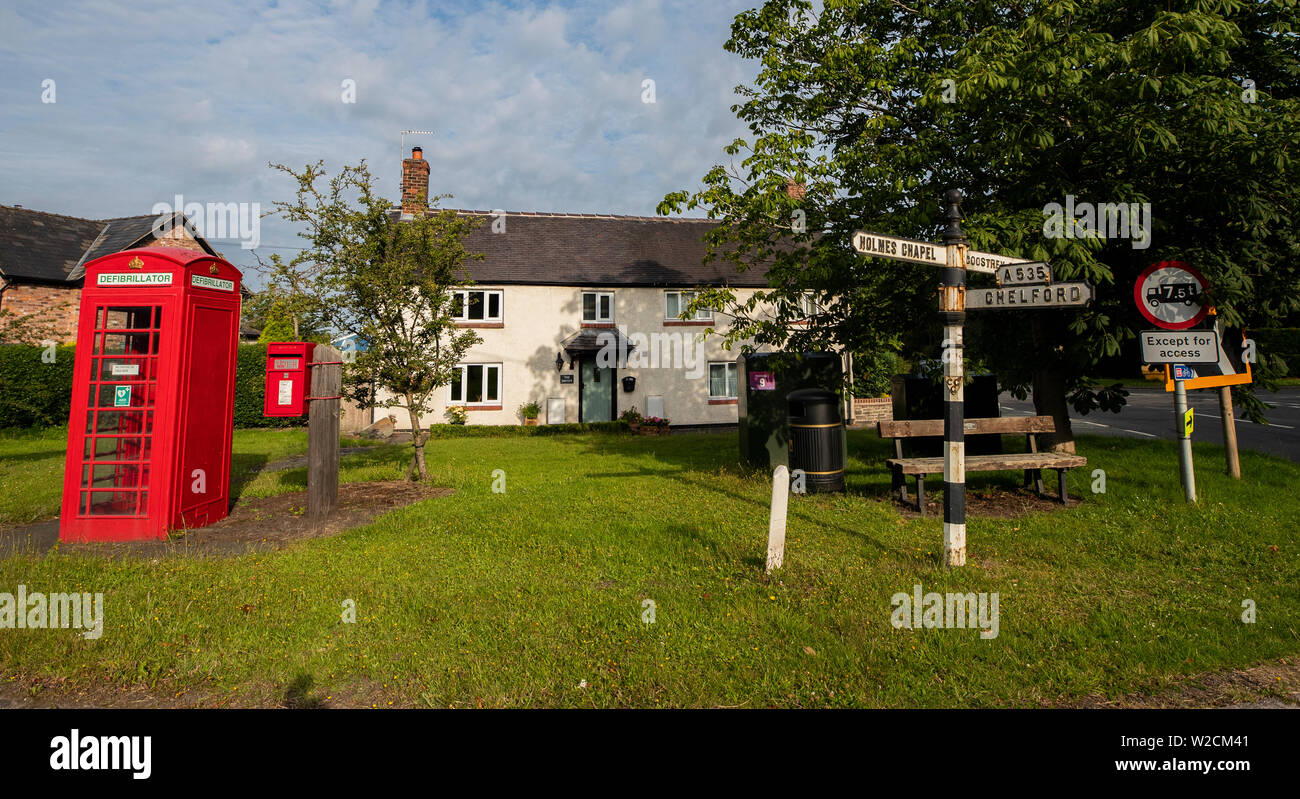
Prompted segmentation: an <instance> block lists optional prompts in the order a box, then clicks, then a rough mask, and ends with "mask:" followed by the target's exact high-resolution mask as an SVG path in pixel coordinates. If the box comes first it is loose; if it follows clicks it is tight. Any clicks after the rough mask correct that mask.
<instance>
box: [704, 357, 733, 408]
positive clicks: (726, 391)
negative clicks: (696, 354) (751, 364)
mask: <svg viewBox="0 0 1300 799" xmlns="http://www.w3.org/2000/svg"><path fill="white" fill-rule="evenodd" d="M738 396H739V395H738V394H737V393H736V365H735V364H734V363H711V364H709V399H736V398H737V397H738Z"/></svg>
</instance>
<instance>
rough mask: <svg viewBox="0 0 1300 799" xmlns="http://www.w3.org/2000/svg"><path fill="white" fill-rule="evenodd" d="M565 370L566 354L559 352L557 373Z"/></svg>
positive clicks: (556, 359) (556, 364)
mask: <svg viewBox="0 0 1300 799" xmlns="http://www.w3.org/2000/svg"><path fill="white" fill-rule="evenodd" d="M563 368H564V353H563V352H557V353H555V371H557V372H558V371H560V370H561V369H563Z"/></svg>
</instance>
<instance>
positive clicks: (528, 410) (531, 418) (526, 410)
mask: <svg viewBox="0 0 1300 799" xmlns="http://www.w3.org/2000/svg"><path fill="white" fill-rule="evenodd" d="M541 412H542V406H540V405H538V404H537V403H536V402H532V401H529V402H525V403H524V404H523V405H520V406H519V415H520V416H521V417H523V420H524V424H525V425H527V426H528V427H535V426H536V425H537V416H538V415H539V414H540V413H541Z"/></svg>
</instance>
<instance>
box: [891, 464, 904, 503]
mask: <svg viewBox="0 0 1300 799" xmlns="http://www.w3.org/2000/svg"><path fill="white" fill-rule="evenodd" d="M889 480H890V491H892V492H893V493H894V494H895V495H896V496H897V497H898V499H899V501H900V502H906V501H907V478H905V477H903V470H902V469H899V468H897V467H895V468H893V469H890V470H889Z"/></svg>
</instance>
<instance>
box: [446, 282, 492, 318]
mask: <svg viewBox="0 0 1300 799" xmlns="http://www.w3.org/2000/svg"><path fill="white" fill-rule="evenodd" d="M502 305H503V303H502V302H501V291H500V290H499V289H459V290H457V291H453V292H452V301H451V307H452V311H453V313H452V318H453V319H455V320H456V321H457V322H500V321H501V307H502Z"/></svg>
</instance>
